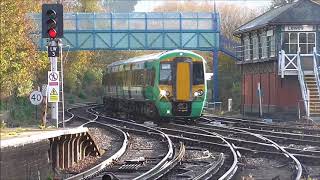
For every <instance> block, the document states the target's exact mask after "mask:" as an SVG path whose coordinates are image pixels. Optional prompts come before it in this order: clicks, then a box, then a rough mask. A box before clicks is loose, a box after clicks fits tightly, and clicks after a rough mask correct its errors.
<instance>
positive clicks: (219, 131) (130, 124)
mask: <svg viewBox="0 0 320 180" xmlns="http://www.w3.org/2000/svg"><path fill="white" fill-rule="evenodd" d="M92 107H93V106H88V107H86V108H83V109H81V108H74V109H71V110H68V111H69V112H71V113H74V114H77V116H74V117H73V118H70V119H74V120H76V121H77V122H76V121H70V122H69V121H67V124H68V125H70V126H76V125H79V124H81V123H84V122H91V123H93V122H95V123H103V124H107V125H109V126H112V127H115V128H118V129H120V130H122V131H124V132H125V134H126V135H128V145H127V151H126V152H125V153H124V154H123V155H122V156H121V157H120V158H119V159H118V160H117V161H116V162H114V163H113V164H111V165H108V166H104V168H103V169H102V170H101V169H100V170H99V171H97V172H96V173H93V174H94V175H91V176H88V177H89V178H90V179H101V178H102V177H108V178H115V177H116V178H119V179H148V178H149V179H150V178H152V179H159V178H161V179H207V178H212V179H231V178H236V179H237V178H246V177H250V176H251V175H257V174H266V175H270V176H268V177H270V178H274V177H271V174H277V173H278V174H287V175H288V176H287V178H288V177H289V179H300V178H301V177H307V176H308V175H309V174H312V173H310V172H314V171H317V170H318V166H319V162H320V154H319V153H320V152H319V151H318V149H317V148H316V147H317V146H316V145H317V144H318V143H319V141H320V139H319V136H318V135H317V133H316V130H314V132H312V133H309V134H307V135H305V134H303V131H299V132H298V131H296V129H295V127H290V128H289V129H288V128H284V129H285V130H284V131H282V126H277V125H272V129H273V130H272V131H271V130H269V129H268V128H265V127H264V126H267V125H268V124H267V123H264V122H258V123H255V122H253V126H251V125H250V123H251V122H250V121H246V120H240V122H242V121H246V122H245V123H247V125H248V127H244V126H240V125H238V124H239V123H240V122H238V121H239V120H235V122H232V121H233V120H230V119H228V120H226V121H223V120H221V119H219V120H216V119H213V117H210V118H206V117H205V118H203V119H200V120H199V121H198V122H197V123H196V124H189V125H181V124H174V123H170V124H166V123H163V124H162V123H160V124H159V126H157V125H156V124H153V125H152V123H151V125H146V124H143V120H140V119H137V120H132V119H128V118H118V117H119V115H115V114H116V113H114V115H115V116H113V117H110V116H106V114H104V113H103V112H102V109H101V106H94V108H92ZM79 121H80V122H79ZM165 124H166V125H165ZM153 126H155V127H153ZM257 126H258V127H260V126H263V127H264V128H257ZM251 127H253V128H251ZM166 137H167V138H166ZM132 139H135V140H138V139H139V142H141V143H142V144H147V143H149V144H150V146H149V147H148V146H146V147H145V148H142V149H140V150H138V147H143V146H141V145H140V144H139V143H138V142H134V141H132ZM168 139H170V141H172V142H171V145H168V144H169V143H168V142H169V141H168ZM279 144H281V145H279ZM283 145H285V146H283ZM292 145H294V146H292ZM308 145H310V146H313V148H312V149H306V148H304V149H303V148H299V146H300V147H306V146H308ZM143 149H144V150H143ZM169 149H171V152H170V155H168V154H169V151H170V150H169ZM137 151H141V152H142V153H140V154H139V153H137ZM150 151H153V152H152V153H150V156H148V155H147V152H150ZM153 153H154V154H153ZM141 154H143V155H146V156H142V155H141ZM150 157H153V158H150ZM300 162H301V163H303V164H301V163H300ZM290 174H291V175H290ZM255 177H259V176H255ZM266 177H267V176H266ZM280 177H281V176H280Z"/></svg>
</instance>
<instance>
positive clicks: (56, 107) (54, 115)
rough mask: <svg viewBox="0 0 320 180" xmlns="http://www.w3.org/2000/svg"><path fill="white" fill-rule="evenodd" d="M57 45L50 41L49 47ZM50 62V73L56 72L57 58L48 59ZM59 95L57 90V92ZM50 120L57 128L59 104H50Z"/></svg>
mask: <svg viewBox="0 0 320 180" xmlns="http://www.w3.org/2000/svg"><path fill="white" fill-rule="evenodd" d="M57 45H58V43H57V42H56V41H55V40H51V41H50V42H49V47H50V46H51V47H52V46H57ZM49 59H50V62H51V72H56V71H58V57H49ZM49 93H50V92H49ZM58 93H59V90H58ZM51 119H52V122H56V127H58V123H59V104H58V102H52V104H51Z"/></svg>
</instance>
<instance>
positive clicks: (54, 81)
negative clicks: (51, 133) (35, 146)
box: [42, 4, 63, 127]
mask: <svg viewBox="0 0 320 180" xmlns="http://www.w3.org/2000/svg"><path fill="white" fill-rule="evenodd" d="M62 37H63V6H62V4H43V5H42V38H49V44H48V57H49V60H50V62H51V71H49V72H48V102H50V103H52V105H51V119H52V122H56V127H58V122H59V114H58V112H59V104H58V103H59V101H60V97H59V96H60V88H59V87H60V82H59V79H60V78H59V72H58V62H57V61H58V57H59V54H60V50H61V45H60V44H59V43H60V39H59V38H62Z"/></svg>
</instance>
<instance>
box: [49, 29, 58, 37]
mask: <svg viewBox="0 0 320 180" xmlns="http://www.w3.org/2000/svg"><path fill="white" fill-rule="evenodd" d="M48 34H49V37H50V38H52V39H53V38H56V36H57V31H56V30H55V29H53V28H50V29H49V30H48Z"/></svg>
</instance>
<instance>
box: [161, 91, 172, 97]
mask: <svg viewBox="0 0 320 180" xmlns="http://www.w3.org/2000/svg"><path fill="white" fill-rule="evenodd" d="M160 95H161V96H162V97H163V96H165V97H168V96H170V92H169V91H166V90H160Z"/></svg>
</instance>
